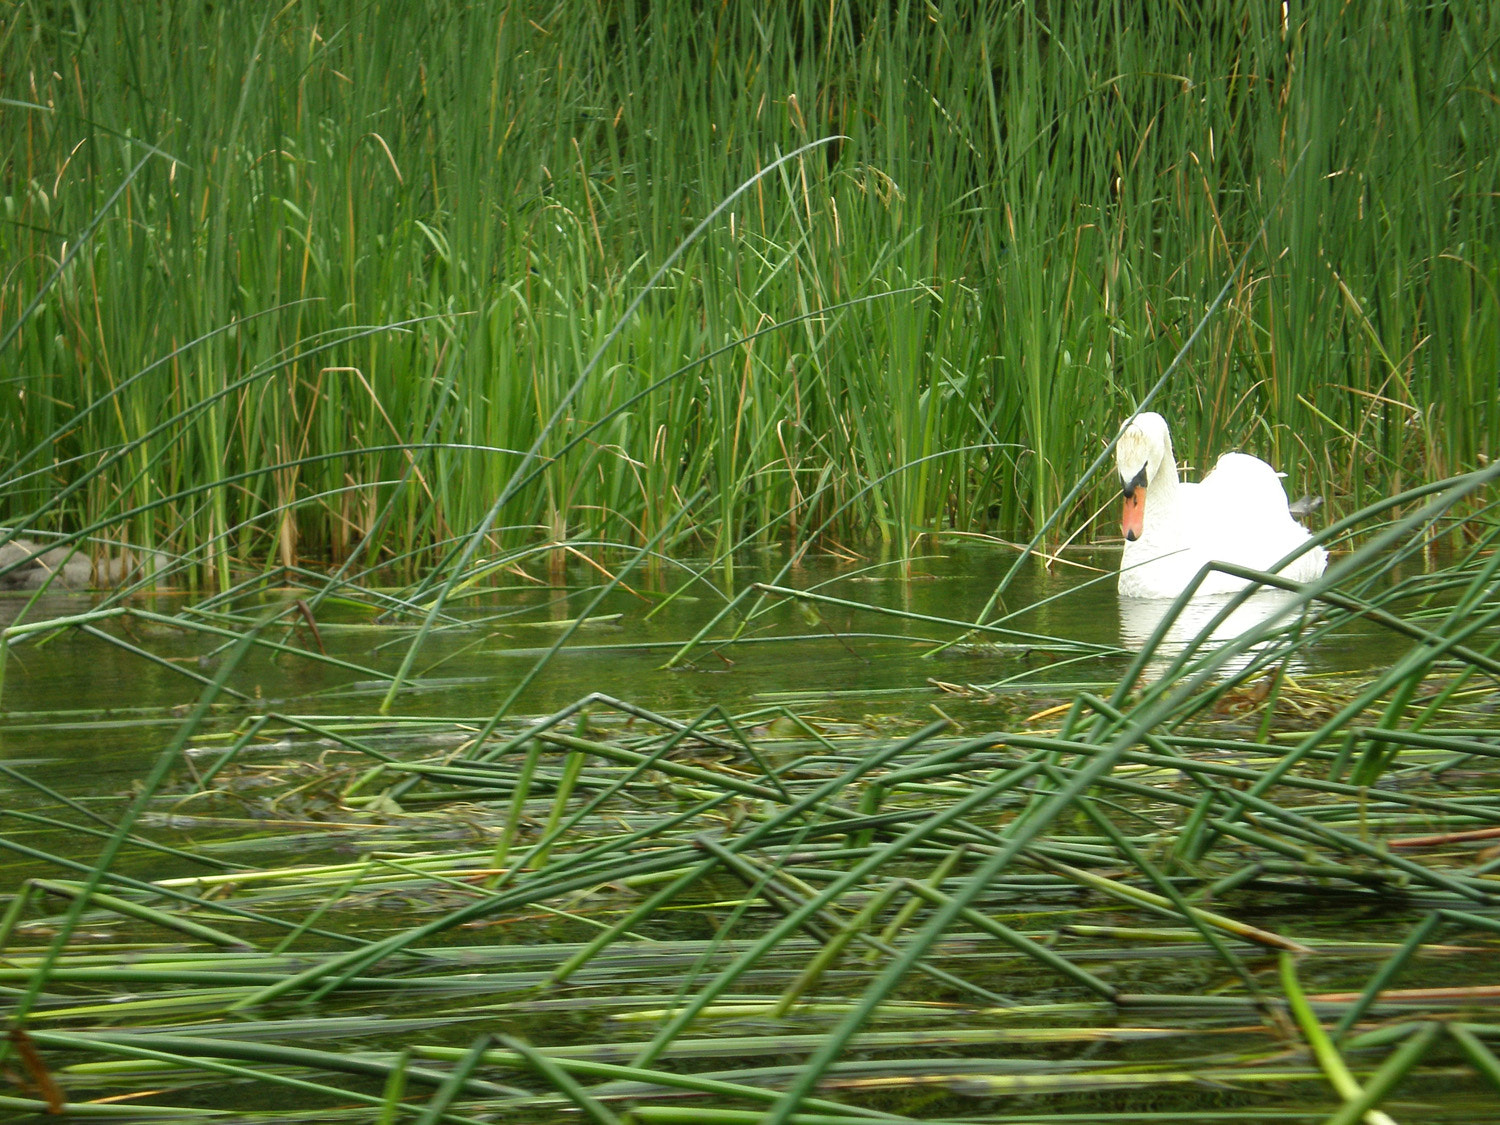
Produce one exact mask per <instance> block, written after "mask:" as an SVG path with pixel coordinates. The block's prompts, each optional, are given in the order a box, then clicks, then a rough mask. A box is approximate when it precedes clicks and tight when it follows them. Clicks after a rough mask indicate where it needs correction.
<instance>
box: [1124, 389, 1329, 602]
mask: <svg viewBox="0 0 1500 1125" xmlns="http://www.w3.org/2000/svg"><path fill="white" fill-rule="evenodd" d="M1116 462H1117V467H1118V469H1119V473H1120V480H1121V483H1122V485H1126V486H1128V485H1130V484H1131V482H1132V481H1134V480H1136V479H1138V476H1139V474H1140V473H1141V472H1142V470H1144V472H1145V482H1146V500H1145V505H1144V508H1143V510H1142V521H1141V535H1140V538H1138V539H1136V540H1135V541H1134V542H1126V544H1125V553H1124V555H1123V557H1122V559H1121V563H1120V593H1121V594H1123V595H1125V596H1126V597H1133V598H1175V597H1176V596H1177V595H1178V594H1180V593H1182V591H1183V590H1185V589H1186V588H1187V585H1188V583H1189V582H1190V581H1191V580H1192V578H1193V576H1194V575H1195V574H1197V573H1198V571H1199V570H1200V569H1201V568H1202V567H1203V565H1204V564H1205V563H1207V562H1209V561H1210V560H1217V561H1220V562H1227V563H1236V564H1238V565H1240V566H1246V567H1253V568H1254V569H1256V570H1267V569H1269V568H1270V567H1271V565H1272V564H1273V563H1275V562H1276V561H1277V560H1279V559H1281V558H1282V557H1283V556H1285V555H1287V554H1289V553H1291V552H1292V551H1293V550H1295V549H1296V548H1297V547H1298V546H1300V545H1301V544H1303V543H1305V542H1306V541H1307V539H1308V538H1309V536H1308V532H1307V529H1306V528H1304V527H1303V526H1302V525H1301V524H1299V523H1298V522H1297V521H1296V520H1295V519H1293V518H1292V514H1291V511H1290V510H1289V508H1288V505H1287V498H1286V489H1285V488H1283V487H1282V484H1281V478H1280V476H1279V475H1278V474H1277V472H1276V470H1275V469H1273V468H1271V466H1270V465H1268V464H1266V463H1265V462H1264V461H1262V460H1261V459H1260V458H1258V457H1250V456H1247V455H1246V454H1243V453H1226V454H1224V456H1222V457H1221V458H1219V462H1218V464H1216V465H1215V466H1214V468H1213V471H1212V472H1210V473H1209V474H1208V475H1207V476H1206V477H1204V478H1203V480H1202V481H1201V482H1199V483H1198V484H1189V483H1184V482H1182V481H1179V480H1178V479H1177V464H1176V461H1175V460H1174V459H1173V455H1172V438H1171V435H1170V433H1169V432H1168V430H1167V424H1166V421H1165V420H1163V419H1162V417H1161V415H1159V414H1151V413H1146V414H1140V415H1137V416H1136V417H1135V418H1133V419H1131V420H1130V421H1128V422H1126V423H1125V426H1124V428H1123V429H1122V431H1121V435H1120V441H1119V444H1118V445H1117V446H1116ZM1327 562H1328V553H1327V552H1326V551H1324V550H1323V548H1321V547H1312V548H1310V549H1308V550H1307V551H1306V552H1305V553H1303V554H1301V555H1299V556H1298V557H1297V558H1296V559H1295V560H1294V561H1292V562H1291V563H1289V564H1288V565H1287V566H1285V567H1283V568H1282V570H1281V571H1280V573H1281V574H1282V575H1283V576H1285V577H1287V578H1291V579H1293V580H1295V581H1298V582H1307V581H1310V580H1312V579H1314V578H1316V577H1318V576H1319V575H1320V574H1322V573H1323V568H1324V567H1325V566H1326V565H1327ZM1244 585H1245V583H1244V581H1243V580H1242V579H1240V578H1237V577H1235V576H1234V575H1229V574H1223V573H1219V572H1217V571H1215V572H1211V573H1210V574H1209V575H1208V576H1207V577H1206V578H1205V579H1204V581H1203V583H1202V585H1200V586H1199V587H1198V593H1200V594H1225V593H1232V592H1234V591H1236V590H1239V589H1241V588H1242V587H1243V586H1244Z"/></svg>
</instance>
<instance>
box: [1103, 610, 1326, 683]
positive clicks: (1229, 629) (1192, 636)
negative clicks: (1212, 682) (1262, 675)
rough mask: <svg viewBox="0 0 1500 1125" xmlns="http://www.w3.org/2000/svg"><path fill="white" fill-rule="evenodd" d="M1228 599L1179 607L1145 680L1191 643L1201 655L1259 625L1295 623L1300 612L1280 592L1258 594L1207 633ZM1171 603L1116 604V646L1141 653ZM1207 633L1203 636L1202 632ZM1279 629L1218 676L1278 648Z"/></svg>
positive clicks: (1245, 650)
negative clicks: (1119, 645)
mask: <svg viewBox="0 0 1500 1125" xmlns="http://www.w3.org/2000/svg"><path fill="white" fill-rule="evenodd" d="M1232 600H1233V597H1232V595H1228V594H1225V595H1221V596H1217V597H1203V598H1194V599H1193V600H1192V601H1190V602H1188V603H1187V605H1185V606H1183V607H1182V610H1181V611H1180V612H1179V613H1178V614H1177V617H1176V618H1175V619H1174V620H1173V621H1172V623H1171V624H1170V625H1169V626H1168V627H1167V631H1166V634H1165V635H1164V636H1163V637H1162V639H1161V642H1160V643H1159V644H1158V645H1157V646H1156V651H1155V652H1154V653H1153V654H1152V660H1151V662H1150V663H1149V664H1148V665H1147V666H1146V671H1147V673H1148V674H1149V675H1157V674H1159V673H1161V672H1163V671H1164V670H1165V669H1166V667H1167V665H1168V664H1169V663H1170V662H1171V661H1172V660H1174V659H1175V658H1176V657H1177V656H1178V655H1180V654H1181V653H1182V651H1183V649H1185V648H1187V647H1188V646H1189V645H1193V644H1196V645H1197V646H1198V648H1199V649H1200V650H1201V651H1202V652H1204V653H1207V652H1210V651H1212V650H1213V649H1215V648H1218V647H1219V646H1221V645H1226V644H1230V643H1232V642H1234V641H1236V640H1238V639H1239V638H1241V637H1243V636H1244V635H1245V634H1246V633H1249V632H1250V631H1251V630H1253V629H1255V628H1257V627H1258V626H1260V625H1265V624H1268V623H1273V622H1275V623H1279V624H1281V625H1283V626H1286V625H1290V624H1292V623H1293V622H1294V621H1296V619H1297V617H1298V615H1299V614H1300V613H1301V607H1300V604H1299V599H1298V597H1297V595H1295V594H1290V593H1287V592H1286V591H1285V590H1261V591H1259V592H1258V593H1256V594H1253V595H1252V596H1251V597H1249V598H1247V599H1246V600H1245V601H1244V602H1243V603H1241V604H1240V605H1238V606H1236V607H1235V608H1234V610H1233V611H1232V612H1231V613H1230V614H1229V616H1228V617H1226V618H1225V619H1224V620H1223V621H1221V622H1219V623H1218V624H1217V625H1213V626H1212V628H1210V625H1211V623H1212V622H1213V619H1214V618H1215V617H1216V616H1218V614H1219V612H1220V611H1221V610H1223V608H1224V607H1225V606H1226V605H1228V604H1229V603H1230V602H1231V601H1232ZM1171 608H1172V603H1171V602H1170V601H1163V600H1156V599H1150V598H1121V599H1120V643H1121V644H1122V645H1123V646H1124V647H1125V648H1128V649H1133V650H1137V651H1138V650H1140V649H1142V648H1144V647H1145V646H1146V643H1147V642H1148V641H1149V640H1150V639H1151V637H1152V635H1153V634H1154V633H1155V632H1156V629H1157V627H1158V626H1159V625H1160V624H1161V622H1162V619H1163V618H1164V617H1165V616H1166V615H1167V611H1168V610H1170V609H1171ZM1205 631H1207V635H1206V636H1205V635H1204V633H1205ZM1281 635H1282V633H1281V630H1277V631H1276V632H1274V633H1271V634H1269V635H1268V636H1267V637H1266V638H1265V639H1263V640H1260V641H1257V642H1255V643H1254V644H1252V645H1249V646H1248V647H1244V648H1242V650H1241V651H1239V652H1235V653H1234V654H1232V655H1230V656H1229V657H1228V658H1227V660H1226V661H1225V662H1224V664H1223V665H1222V666H1221V668H1220V671H1221V672H1222V673H1224V674H1232V673H1234V672H1238V671H1240V670H1241V669H1243V668H1244V667H1246V666H1247V665H1248V664H1249V663H1250V662H1251V661H1252V660H1254V659H1255V658H1256V657H1257V656H1258V655H1260V654H1261V653H1263V652H1265V651H1266V650H1267V649H1268V648H1270V647H1271V646H1272V645H1274V644H1276V643H1277V640H1278V638H1279V637H1280V636H1281Z"/></svg>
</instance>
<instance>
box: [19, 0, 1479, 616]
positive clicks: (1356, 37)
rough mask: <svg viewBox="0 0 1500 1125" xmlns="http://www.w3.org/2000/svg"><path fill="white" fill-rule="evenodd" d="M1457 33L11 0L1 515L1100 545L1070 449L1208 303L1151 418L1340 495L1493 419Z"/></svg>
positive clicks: (125, 526)
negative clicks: (69, 6)
mask: <svg viewBox="0 0 1500 1125" xmlns="http://www.w3.org/2000/svg"><path fill="white" fill-rule="evenodd" d="M1496 40H1497V27H1496V24H1495V15H1494V12H1493V11H1491V10H1490V8H1489V7H1488V6H1486V5H1461V6H1457V7H1451V6H1432V5H1429V6H1416V7H1412V6H1402V5H1383V4H1376V5H1352V6H1351V5H1344V4H1337V3H1334V2H1332V0H1325V2H1320V3H1314V4H1310V5H1302V6H1300V7H1298V8H1297V10H1296V11H1291V10H1287V11H1285V12H1283V10H1282V9H1280V8H1277V7H1275V6H1274V5H1273V6H1270V7H1267V6H1266V5H1264V4H1256V3H1237V4H1232V5H1230V6H1229V7H1228V8H1225V9H1223V10H1221V11H1218V12H1216V14H1215V15H1214V17H1213V18H1212V19H1206V20H1202V21H1193V22H1188V21H1183V20H1182V19H1181V18H1180V13H1179V11H1178V10H1177V9H1176V8H1175V7H1174V6H1172V5H1170V4H1149V5H1146V6H1145V7H1144V8H1141V9H1139V12H1138V15H1137V16H1136V17H1134V18H1131V19H1126V17H1125V16H1124V15H1123V14H1122V13H1121V12H1119V11H1116V10H1114V9H1112V8H1108V7H1105V8H1098V7H1097V6H1096V7H1089V6H1086V5H1063V6H1061V7H1052V8H1044V7H1041V6H1037V5H1032V4H1017V5H999V4H989V3H980V4H973V5H960V6H955V7H953V8H951V9H944V10H939V9H938V8H935V7H933V6H931V5H922V4H915V3H897V4H894V5H888V6H883V7H879V9H878V10H876V9H875V8H871V7H869V6H865V5H857V4H847V3H837V2H836V3H833V4H826V5H819V4H802V3H799V4H792V5H777V6H773V8H772V9H771V10H769V11H764V12H763V11H760V10H757V9H751V8H745V7H743V6H736V5H731V6H728V7H724V8H722V9H717V8H708V9H703V10H701V11H700V10H697V9H692V8H683V7H681V6H673V5H640V4H635V3H627V4H619V5H603V4H585V5H552V6H547V5H536V4H528V3H496V4H458V5H448V6H446V7H444V8H442V9H441V10H439V11H429V10H426V9H414V8H412V7H411V6H409V5H403V4H389V3H383V2H381V3H373V4H371V3H350V2H340V3H333V4H324V5H319V6H318V8H317V9H316V10H313V9H310V8H307V7H306V6H302V5H289V6H283V7H280V8H275V9H271V10H269V11H267V12H264V13H261V14H260V15H259V16H258V17H257V18H255V19H245V18H241V17H240V15H239V14H238V13H234V12H231V11H230V10H228V9H226V8H225V7H224V6H222V5H213V4H205V3H198V2H193V0H178V2H174V3H170V4H159V5H148V6H132V7H124V8H120V7H119V6H116V5H104V6H102V7H100V8H98V9H97V10H89V11H87V12H85V10H84V9H81V8H75V9H73V10H70V11H68V12H61V11H59V10H57V9H55V8H54V7H52V6H48V5H43V4H40V3H29V2H28V3H21V4H19V5H17V6H16V11H15V18H14V19H13V20H12V21H11V22H10V24H9V26H8V28H7V32H6V34H5V36H4V37H3V39H0V75H3V83H4V86H3V89H0V96H3V98H4V102H3V105H4V111H5V115H6V119H7V121H8V122H9V123H10V124H11V126H12V127H11V128H9V129H6V130H5V131H4V134H5V136H4V139H3V140H0V145H3V157H0V166H3V168H4V170H5V171H4V177H5V178H4V186H3V202H4V206H5V211H6V221H5V222H4V224H3V225H0V260H3V261H4V262H5V265H6V268H5V270H4V271H3V275H0V352H3V354H4V355H5V358H6V371H5V375H4V387H5V390H6V393H7V394H8V395H13V396H14V398H13V402H14V404H15V405H16V407H17V409H13V410H9V411H6V412H4V416H3V418H0V466H3V468H0V523H3V525H4V526H9V527H20V528H24V529H27V530H29V531H33V532H38V533H44V532H55V533H58V534H61V535H64V536H67V537H69V538H70V539H73V540H76V541H80V542H83V543H84V544H85V545H86V547H88V548H89V549H95V550H102V549H104V542H116V543H118V542H129V543H131V544H133V545H135V546H136V547H137V548H140V549H145V550H158V549H164V550H166V551H168V552H169V553H170V554H172V555H173V556H174V557H176V558H178V559H180V560H181V563H182V578H183V579H185V580H188V581H193V582H198V583H202V584H204V585H206V586H208V587H210V588H219V589H223V588H227V587H229V586H231V585H232V584H233V582H234V581H235V580H236V579H235V574H236V570H237V568H240V567H243V566H246V565H250V566H252V567H253V566H257V565H260V564H262V563H263V562H264V561H266V560H270V561H272V562H275V563H280V564H284V565H295V564H297V563H299V562H300V561H302V560H316V561H320V562H321V561H322V560H325V559H327V558H329V557H332V558H333V559H334V560H335V561H342V560H345V559H348V558H351V557H356V558H357V559H358V562H359V564H360V565H370V564H375V563H387V564H393V565H395V566H397V567H398V568H400V569H401V570H404V571H406V572H407V573H408V574H414V573H420V572H421V571H423V570H424V569H426V568H428V567H430V566H431V565H432V564H433V562H434V560H437V559H442V558H444V557H446V554H447V552H448V550H449V544H450V543H451V541H452V539H453V537H455V536H458V537H463V536H465V535H468V534H469V533H471V532H473V531H474V530H475V529H476V528H481V527H482V528H483V529H484V530H485V531H486V532H487V533H488V535H489V539H488V542H489V543H490V544H491V545H493V546H496V547H498V548H502V549H517V548H519V547H520V546H523V545H535V544H539V543H540V544H550V545H553V546H560V545H577V547H576V549H581V550H590V549H592V548H590V547H589V546H588V544H594V543H606V544H618V545H625V546H639V545H641V544H642V543H645V542H649V541H652V539H653V538H654V537H655V536H656V535H658V533H660V532H661V531H662V530H663V529H664V528H667V527H668V526H669V525H670V527H671V531H670V533H669V534H667V535H666V536H665V537H664V539H663V540H662V541H661V542H662V549H664V550H665V551H667V552H668V553H672V554H676V555H679V556H680V555H682V554H685V553H689V552H690V553H693V554H702V553H705V552H707V553H711V554H716V555H720V556H724V557H729V553H730V551H731V549H732V548H734V547H736V546H737V545H740V544H742V543H744V542H746V541H747V540H748V541H758V542H775V541H781V540H784V539H787V538H790V539H793V540H797V541H804V540H809V539H813V538H817V539H818V541H819V542H820V543H822V544H825V545H826V544H827V543H829V542H838V541H851V540H857V541H862V542H863V541H869V540H871V539H874V540H877V541H880V542H883V543H885V544H887V545H888V546H889V549H892V550H895V551H897V552H902V551H909V550H913V549H915V548H916V547H917V545H919V544H920V543H922V542H923V540H924V538H925V537H928V536H930V535H932V534H933V533H941V532H943V531H945V530H947V529H958V530H986V529H989V530H994V529H1003V530H1004V531H1005V532H1007V533H1014V532H1016V531H1017V530H1019V529H1025V528H1035V527H1037V526H1040V525H1041V524H1042V523H1043V521H1044V520H1046V519H1047V518H1048V517H1054V516H1055V517H1056V521H1055V524H1054V531H1053V532H1052V533H1051V538H1052V541H1054V542H1056V541H1061V540H1064V539H1067V538H1069V537H1071V536H1075V535H1078V534H1083V535H1085V536H1093V535H1095V534H1096V533H1097V529H1096V528H1095V527H1094V524H1093V522H1092V521H1093V517H1094V513H1095V512H1096V511H1097V510H1098V508H1099V507H1100V504H1101V502H1102V500H1103V498H1104V497H1105V495H1107V492H1108V489H1107V486H1106V485H1103V484H1097V483H1095V482H1089V484H1088V485H1087V487H1086V488H1085V489H1084V490H1083V491H1081V492H1079V493H1078V494H1077V495H1074V496H1072V497H1071V498H1070V499H1069V500H1068V501H1067V503H1066V504H1065V505H1062V501H1063V499H1064V497H1065V496H1068V494H1069V489H1070V486H1071V485H1072V484H1073V483H1074V481H1075V480H1076V477H1077V472H1078V469H1079V467H1081V466H1082V465H1085V464H1088V463H1089V462H1090V461H1091V460H1092V458H1093V456H1094V454H1095V453H1096V452H1097V451H1098V449H1099V448H1100V446H1101V443H1102V441H1103V440H1104V439H1105V438H1107V436H1108V435H1110V434H1111V433H1112V431H1113V429H1114V427H1115V426H1116V425H1117V424H1118V420H1119V418H1120V417H1122V416H1123V415H1124V414H1125V413H1127V412H1128V411H1129V410H1130V409H1131V408H1132V407H1133V406H1134V405H1135V404H1136V403H1137V402H1138V401H1139V400H1140V398H1141V397H1142V396H1143V395H1144V394H1145V393H1146V391H1147V389H1148V388H1150V387H1151V386H1152V385H1153V384H1154V383H1155V381H1156V380H1157V377H1158V375H1159V374H1160V373H1161V372H1162V370H1163V369H1164V368H1165V367H1166V366H1167V363H1168V361H1169V360H1170V359H1171V358H1172V357H1173V356H1174V355H1175V354H1176V353H1177V352H1178V350H1179V347H1180V346H1181V344H1182V342H1183V341H1184V340H1185V339H1186V338H1187V337H1188V336H1189V335H1190V333H1191V332H1192V331H1193V330H1194V328H1195V327H1198V326H1200V324H1202V327H1203V331H1202V333H1201V336H1200V338H1199V340H1198V343H1197V344H1196V346H1195V347H1194V349H1193V350H1192V351H1191V352H1190V353H1189V354H1188V355H1187V356H1186V357H1185V361H1184V362H1183V363H1182V364H1180V365H1179V367H1178V369H1177V371H1176V374H1175V375H1174V377H1173V379H1172V380H1171V382H1170V383H1169V385H1168V386H1167V387H1166V388H1165V390H1164V392H1163V396H1162V398H1161V400H1160V401H1159V405H1160V406H1161V408H1162V409H1163V411H1164V412H1165V413H1167V414H1168V415H1169V416H1170V417H1172V418H1173V420H1174V423H1175V424H1176V425H1177V427H1178V436H1179V440H1178V449H1179V450H1180V451H1181V453H1182V454H1183V455H1184V456H1186V457H1187V458H1188V459H1189V460H1192V461H1196V462H1198V463H1200V464H1202V463H1204V461H1205V460H1206V459H1207V458H1208V457H1209V456H1210V455H1212V454H1214V453H1216V452H1218V451H1219V450H1222V449H1224V448H1226V447H1230V446H1236V445H1238V446H1243V447H1246V448H1249V449H1251V450H1252V451H1254V452H1258V453H1261V454H1263V455H1266V456H1268V457H1270V458H1271V459H1272V460H1273V461H1275V463H1277V464H1278V465H1280V466H1283V467H1285V468H1286V469H1287V470H1288V471H1289V472H1290V473H1291V476H1292V482H1291V483H1292V485H1293V486H1294V487H1295V488H1297V489H1298V490H1300V491H1303V492H1309V493H1315V494H1321V495H1323V496H1325V497H1327V498H1328V500H1329V503H1330V508H1329V510H1330V511H1331V512H1333V513H1335V514H1336V515H1342V514H1344V513H1346V512H1348V511H1352V510H1354V509H1356V508H1358V507H1360V506H1362V505H1363V504H1365V503H1368V502H1370V501H1371V500H1372V499H1373V498H1375V497H1377V496H1380V495H1386V494H1390V493H1395V492H1399V491H1401V490H1402V489H1403V488H1405V487H1406V486H1408V485H1409V484H1410V483H1412V482H1413V481H1420V480H1425V479H1436V478H1441V477H1444V476H1448V475H1451V474H1453V473H1456V472H1458V471H1461V470H1463V469H1469V468H1476V467H1479V465H1480V464H1482V463H1483V462H1484V461H1485V459H1487V458H1489V457H1492V456H1493V455H1494V451H1495V444H1496V436H1497V432H1500V416H1497V413H1496V410H1495V407H1494V393H1493V392H1494V375H1495V372H1496V371H1497V370H1500V304H1497V298H1496V293H1497V292H1500V284H1497V280H1500V278H1497V263H1496V261H1495V259H1494V254H1493V248H1494V247H1495V246H1496V245H1500V228H1497V220H1496V215H1497V211H1496V207H1497V205H1496V202H1495V201H1496V199H1497V198H1500V190H1497V189H1500V176H1497V168H1500V164H1497V159H1500V158H1497V155H1496V154H1497V153H1500V101H1497V99H1496V98H1495V97H1494V91H1495V90H1496V88H1497V82H1496V54H1495V43H1496ZM986 76H987V77H988V81H985V77H986ZM793 153H797V155H796V156H791V155H790V154H793ZM716 208H719V210H717V211H716ZM710 217H712V219H711V221H710V222H708V223H707V224H706V225H705V226H703V227H702V228H701V229H695V228H696V227H697V226H698V224H699V223H700V221H702V220H705V219H708V218H710ZM1226 279H1228V281H1229V285H1228V286H1227V288H1225V282H1226ZM1221 289H1223V290H1224V292H1223V293H1222V299H1219V300H1217V301H1216V299H1215V298H1216V295H1220V294H1221ZM1210 309H1212V310H1213V315H1211V316H1205V314H1206V313H1207V312H1208V311H1209V310H1210ZM1205 322H1206V323H1205ZM700 487H703V488H706V490H707V492H706V493H705V495H704V496H703V497H702V498H701V499H700V500H699V501H698V502H696V503H694V504H692V505H687V503H686V502H687V500H688V499H689V498H690V497H691V495H692V494H693V493H694V492H696V491H697V490H698V489H699V488H700ZM1101 489H1103V491H1100V490H1101ZM1060 505H1062V510H1061V511H1059V506H1060ZM685 507H686V508H687V510H686V511H684V508H685Z"/></svg>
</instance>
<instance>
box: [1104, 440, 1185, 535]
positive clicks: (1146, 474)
mask: <svg viewBox="0 0 1500 1125" xmlns="http://www.w3.org/2000/svg"><path fill="white" fill-rule="evenodd" d="M1171 457H1172V437H1171V435H1170V434H1169V433H1168V432H1167V420H1166V419H1165V418H1163V417H1162V416H1161V415H1160V414H1152V413H1149V412H1147V413H1145V414H1137V415H1136V416H1135V417H1134V418H1130V419H1127V420H1126V422H1125V424H1124V425H1123V426H1121V427H1120V440H1119V441H1118V442H1116V443H1115V467H1116V468H1117V469H1118V470H1119V471H1120V491H1121V492H1123V493H1124V494H1125V513H1124V515H1123V516H1122V517H1121V519H1120V530H1121V531H1123V532H1124V533H1125V538H1126V540H1127V541H1128V542H1132V543H1133V542H1134V541H1135V540H1137V539H1139V538H1140V537H1141V530H1142V528H1143V526H1144V525H1145V519H1146V486H1147V485H1148V484H1149V483H1150V482H1151V481H1153V480H1155V479H1156V475H1157V473H1158V471H1159V470H1160V469H1161V465H1162V462H1163V461H1164V460H1166V461H1168V462H1169V463H1170V460H1171Z"/></svg>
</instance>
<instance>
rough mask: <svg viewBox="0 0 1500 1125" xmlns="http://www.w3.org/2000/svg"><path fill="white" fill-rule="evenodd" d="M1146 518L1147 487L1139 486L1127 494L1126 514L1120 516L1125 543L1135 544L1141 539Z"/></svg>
mask: <svg viewBox="0 0 1500 1125" xmlns="http://www.w3.org/2000/svg"><path fill="white" fill-rule="evenodd" d="M1145 518H1146V486H1145V485H1144V484H1138V485H1136V486H1135V487H1134V488H1132V489H1130V490H1128V491H1127V492H1126V493H1125V512H1124V514H1123V515H1121V516H1120V530H1121V531H1123V532H1124V533H1125V541H1126V542H1127V543H1134V542H1135V541H1136V540H1137V539H1139V538H1140V537H1141V525H1142V523H1144V522H1145Z"/></svg>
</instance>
